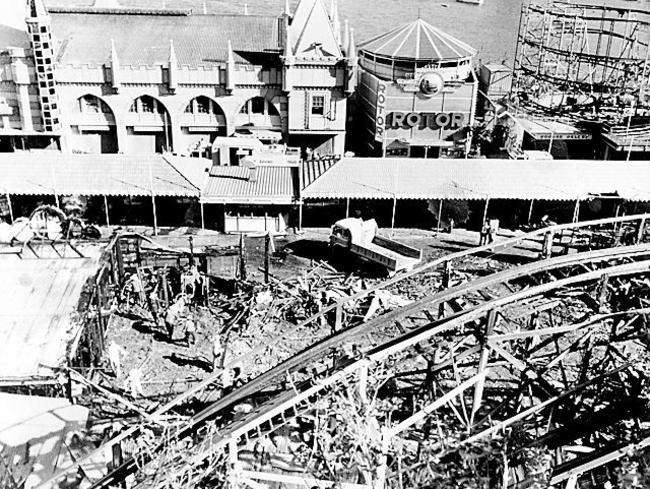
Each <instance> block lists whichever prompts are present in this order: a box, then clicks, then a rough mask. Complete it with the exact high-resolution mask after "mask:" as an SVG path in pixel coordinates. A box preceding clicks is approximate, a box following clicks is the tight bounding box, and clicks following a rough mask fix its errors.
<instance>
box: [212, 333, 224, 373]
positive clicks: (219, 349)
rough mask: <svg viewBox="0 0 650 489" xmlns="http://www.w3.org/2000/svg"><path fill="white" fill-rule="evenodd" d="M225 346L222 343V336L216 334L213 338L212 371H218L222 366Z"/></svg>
mask: <svg viewBox="0 0 650 489" xmlns="http://www.w3.org/2000/svg"><path fill="white" fill-rule="evenodd" d="M223 353H224V350H223V346H222V345H221V338H220V337H219V335H218V334H215V335H214V337H213V338H212V371H213V372H216V371H217V370H218V369H220V368H221V362H222V359H223Z"/></svg>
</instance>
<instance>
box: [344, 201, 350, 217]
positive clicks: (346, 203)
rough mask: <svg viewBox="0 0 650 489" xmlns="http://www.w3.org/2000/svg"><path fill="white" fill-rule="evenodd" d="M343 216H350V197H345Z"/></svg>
mask: <svg viewBox="0 0 650 489" xmlns="http://www.w3.org/2000/svg"><path fill="white" fill-rule="evenodd" d="M345 217H350V197H348V198H346V199H345Z"/></svg>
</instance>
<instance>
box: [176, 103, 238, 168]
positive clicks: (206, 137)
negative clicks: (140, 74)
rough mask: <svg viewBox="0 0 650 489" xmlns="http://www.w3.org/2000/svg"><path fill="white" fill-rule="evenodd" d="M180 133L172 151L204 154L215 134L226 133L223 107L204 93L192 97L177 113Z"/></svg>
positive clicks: (222, 134)
mask: <svg viewBox="0 0 650 489" xmlns="http://www.w3.org/2000/svg"><path fill="white" fill-rule="evenodd" d="M178 125H180V133H179V135H178V136H177V138H176V141H175V143H174V151H176V152H178V153H181V154H189V155H195V156H199V155H202V154H205V152H206V150H207V149H208V148H209V146H210V144H211V143H212V141H214V139H215V138H216V137H217V136H226V135H227V134H228V123H227V118H226V113H225V111H224V109H223V108H222V107H221V105H219V103H218V102H217V100H215V99H213V98H212V97H208V96H206V95H199V96H197V97H194V98H192V99H191V100H190V101H189V102H188V103H187V104H186V105H185V107H184V108H183V109H182V111H181V112H180V114H179V115H178Z"/></svg>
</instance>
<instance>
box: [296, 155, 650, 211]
mask: <svg viewBox="0 0 650 489" xmlns="http://www.w3.org/2000/svg"><path fill="white" fill-rule="evenodd" d="M608 194H609V195H612V194H616V195H619V196H621V198H623V199H627V200H632V201H650V162H647V161H628V162H624V161H592V160H501V159H465V160H461V159H416V158H386V159H382V158H343V159H341V160H340V161H339V162H338V163H335V164H334V165H333V166H332V167H330V168H329V169H327V170H326V171H324V172H323V173H322V174H321V175H320V176H318V177H317V178H315V179H314V180H313V181H312V182H311V183H309V184H308V185H307V186H306V187H305V189H304V190H303V192H302V197H303V198H304V199H311V200H314V199H344V198H351V199H392V198H397V199H463V200H465V199H466V200H483V199H486V198H488V197H489V198H493V199H536V200H576V199H589V198H593V197H594V196H598V195H608Z"/></svg>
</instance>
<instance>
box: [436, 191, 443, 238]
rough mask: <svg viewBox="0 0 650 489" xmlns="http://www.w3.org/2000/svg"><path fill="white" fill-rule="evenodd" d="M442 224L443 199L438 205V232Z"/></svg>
mask: <svg viewBox="0 0 650 489" xmlns="http://www.w3.org/2000/svg"><path fill="white" fill-rule="evenodd" d="M441 223H442V199H440V203H439V204H438V229H437V232H438V233H439V232H440V225H441Z"/></svg>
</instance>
